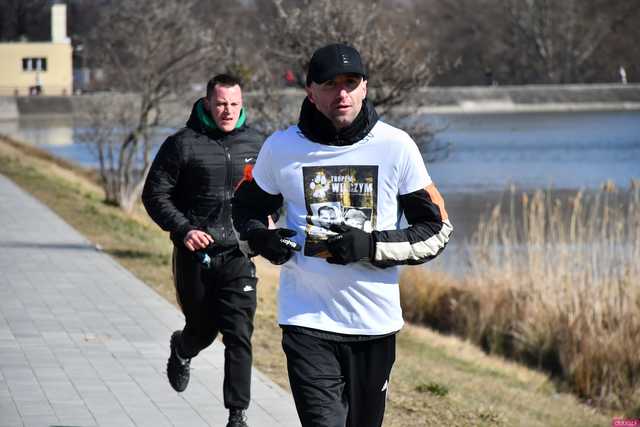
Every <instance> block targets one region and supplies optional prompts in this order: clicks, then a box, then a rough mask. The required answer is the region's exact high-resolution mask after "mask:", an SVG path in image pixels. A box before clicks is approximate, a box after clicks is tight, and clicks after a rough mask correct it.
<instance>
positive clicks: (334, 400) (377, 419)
mask: <svg viewBox="0 0 640 427" xmlns="http://www.w3.org/2000/svg"><path fill="white" fill-rule="evenodd" d="M306 92H307V97H306V99H305V100H304V102H303V104H302V108H301V111H300V119H299V121H298V124H297V126H291V127H289V128H288V129H287V130H284V131H278V132H276V133H274V134H273V135H271V136H270V137H269V138H268V139H267V141H266V142H265V144H264V146H263V147H262V149H261V151H260V154H259V155H258V160H257V161H256V166H255V168H254V173H253V179H252V180H250V181H245V182H244V183H243V184H242V185H241V186H239V187H238V189H237V191H236V194H235V196H234V203H233V221H234V225H235V227H236V229H237V230H238V232H239V235H240V240H241V244H242V245H243V246H245V247H247V249H248V250H249V251H250V252H251V253H253V254H258V255H262V256H263V257H265V258H266V259H268V260H272V261H273V260H275V261H277V262H278V263H280V264H282V263H284V264H283V266H282V269H281V271H280V290H279V293H278V307H279V314H278V322H279V323H280V326H281V327H282V330H283V336H282V347H283V349H284V352H285V354H286V357H287V368H288V373H289V383H290V385H291V391H292V392H293V397H294V399H295V403H296V409H297V411H298V415H299V418H300V421H301V422H302V425H303V426H304V427H320V426H323V427H326V426H331V427H345V426H352V427H378V426H380V425H382V419H383V416H384V410H385V401H386V395H387V390H388V383H389V376H390V373H391V367H392V365H393V363H394V361H395V345H396V333H397V332H398V331H399V330H400V328H401V327H402V325H403V319H402V310H401V308H400V291H399V285H398V268H397V267H396V266H397V265H400V264H419V263H423V262H425V261H428V260H430V259H432V258H434V257H435V256H437V255H438V254H439V253H440V252H441V251H442V250H443V249H444V247H445V245H446V244H447V242H448V241H449V238H450V237H451V233H452V230H453V228H452V226H451V223H450V222H449V219H448V216H447V212H446V210H445V207H444V200H443V199H442V197H441V196H440V193H439V192H438V190H437V189H436V187H435V185H434V184H433V182H432V181H431V178H430V177H429V174H428V173H427V169H426V167H425V165H424V163H423V161H422V156H421V155H420V152H419V150H418V147H417V146H416V144H415V142H414V141H413V140H412V139H411V137H410V136H409V135H408V134H407V133H405V132H404V131H402V130H400V129H397V128H394V127H392V126H390V125H388V124H386V123H384V122H382V121H381V120H379V119H378V115H377V113H376V111H375V109H374V108H373V105H371V103H370V102H369V101H368V100H367V99H366V95H367V73H366V71H365V67H364V65H363V63H362V60H361V57H360V54H359V53H358V51H357V50H356V49H355V48H353V47H351V46H348V45H345V44H332V45H328V46H324V47H322V48H320V49H318V50H316V51H315V53H314V54H313V56H312V57H311V61H310V63H309V71H308V74H307V82H306ZM318 177H325V178H326V182H327V183H331V185H326V186H323V185H320V186H321V187H322V191H318V185H317V184H318V182H320V184H322V182H323V181H322V179H320V180H319V179H318ZM345 201H348V205H349V206H350V207H353V208H354V209H356V210H361V211H363V212H364V210H365V209H366V212H372V214H371V222H372V224H371V227H372V232H371V233H368V232H365V231H363V230H361V229H360V228H357V227H352V226H349V225H347V224H333V225H332V226H331V230H332V231H333V232H334V233H336V234H335V235H333V236H330V237H328V239H327V240H326V250H323V251H312V250H308V249H309V245H310V243H312V240H313V239H312V237H313V236H311V234H306V233H310V231H309V230H310V229H312V228H313V227H310V226H309V224H308V221H309V218H310V217H311V216H312V213H313V209H312V207H313V206H314V205H315V204H316V203H319V202H330V203H336V204H338V203H345ZM283 204H284V205H285V206H286V212H287V214H286V227H287V228H279V229H268V228H267V223H266V221H265V220H264V218H265V217H266V215H267V214H269V213H271V212H275V211H276V210H277V209H278V208H279V207H280V206H282V205H283ZM399 211H402V212H404V215H405V217H406V219H407V222H408V224H409V226H408V228H404V229H398V212H399ZM363 212H360V213H362V214H363V215H364V213H363ZM354 213H355V212H354ZM354 216H359V215H354ZM296 233H298V234H297V235H296ZM298 245H300V246H304V252H301V251H297V249H298ZM326 254H328V257H327V258H323V256H327V255H326Z"/></svg>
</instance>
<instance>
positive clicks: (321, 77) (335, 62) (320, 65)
mask: <svg viewBox="0 0 640 427" xmlns="http://www.w3.org/2000/svg"><path fill="white" fill-rule="evenodd" d="M340 74H359V75H361V76H362V77H363V78H365V79H366V78H367V73H366V71H365V69H364V65H363V64H362V58H360V53H358V51H357V50H356V48H354V47H352V46H349V45H346V44H343V43H336V44H330V45H327V46H324V47H321V48H319V49H317V50H316V51H315V52H313V56H311V61H310V62H309V71H308V72H307V86H309V85H310V84H311V82H314V83H317V84H322V83H324V82H326V81H327V80H331V79H334V78H335V77H336V76H338V75H340Z"/></svg>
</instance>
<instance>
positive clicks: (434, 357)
mask: <svg viewBox="0 0 640 427" xmlns="http://www.w3.org/2000/svg"><path fill="white" fill-rule="evenodd" d="M0 173H2V174H3V175H6V176H8V177H9V178H10V179H12V180H13V181H14V182H16V183H17V184H18V185H20V186H21V187H22V188H24V189H25V190H27V191H28V192H30V193H31V194H33V195H34V196H36V197H37V198H39V199H40V200H42V201H43V202H44V203H45V204H47V205H48V206H50V207H51V208H52V209H53V210H54V211H56V212H57V213H58V214H59V215H60V216H61V217H62V218H64V219H65V220H66V221H67V222H68V223H70V224H71V225H72V226H74V227H75V228H76V229H77V230H79V231H80V232H81V233H83V234H84V235H85V236H87V238H88V239H89V240H91V241H92V242H94V243H95V244H97V245H100V246H101V247H102V249H103V250H104V251H105V252H106V253H108V254H110V255H111V256H113V257H114V258H115V259H116V260H118V262H120V263H122V264H123V265H124V266H125V267H127V268H128V269H129V270H131V271H132V272H133V273H134V274H135V275H137V276H138V277H139V278H141V279H142V280H143V281H144V282H146V283H147V284H149V285H150V286H152V287H153V288H154V289H156V290H157V291H158V292H159V293H160V294H161V295H163V296H165V297H166V298H167V299H168V300H169V301H171V302H172V303H175V297H174V294H173V287H172V285H171V281H170V266H169V254H170V245H169V242H168V238H167V236H166V235H165V233H163V232H161V231H160V230H159V229H158V228H157V227H156V226H155V225H154V224H152V223H151V222H150V220H149V219H148V218H147V217H146V215H144V213H142V212H138V213H137V214H136V215H134V216H133V217H127V216H125V215H123V214H122V213H121V212H119V211H118V210H117V209H115V208H113V207H111V206H106V205H104V204H102V203H101V197H102V192H101V191H100V189H99V188H98V187H97V186H96V185H95V183H94V182H92V181H91V179H90V175H87V174H86V173H84V172H82V171H78V170H73V169H72V168H71V167H70V166H69V165H64V164H56V163H52V162H51V161H50V160H48V159H47V158H46V156H42V155H40V154H38V152H37V151H34V150H29V151H28V152H27V151H25V150H24V149H22V148H21V146H14V145H11V144H8V143H6V142H3V141H2V140H1V139H0ZM257 265H258V275H259V277H260V283H259V286H258V290H259V306H258V312H257V314H256V331H255V334H254V341H253V342H254V348H255V357H254V360H255V363H256V366H257V368H258V369H260V370H261V371H262V372H264V373H266V374H267V375H268V376H269V377H270V378H272V379H273V380H274V381H276V382H277V383H279V384H281V385H283V386H284V387H287V380H286V370H285V364H284V357H283V354H282V350H281V348H280V330H279V328H278V327H277V325H276V320H275V319H276V303H275V300H276V291H277V277H278V272H279V270H278V269H277V268H276V267H274V266H271V265H270V264H268V263H264V262H262V261H261V260H258V261H257ZM389 396H390V397H389V406H388V411H387V417H386V421H385V426H387V427H389V426H392V427H411V426H416V427H418V426H421V427H422V426H476V425H485V426H496V425H503V426H507V425H525V426H564V425H567V423H570V424H572V425H573V424H577V425H582V426H604V425H608V424H610V420H611V414H603V413H601V412H598V411H596V410H594V409H593V408H591V407H588V406H586V405H582V404H580V403H579V402H578V400H577V399H576V398H575V397H573V396H572V395H570V394H567V393H561V392H559V391H558V390H557V389H556V387H555V386H554V384H553V383H552V382H550V381H549V380H548V378H547V376H546V375H543V374H541V373H539V372H536V371H533V370H530V369H527V368H524V367H522V366H519V365H516V364H514V363H510V362H507V361H504V360H503V359H501V358H498V357H490V356H487V355H486V354H484V353H483V352H482V351H481V350H479V349H478V348H477V347H476V346H474V345H471V344H469V343H467V342H464V341H461V340H459V339H456V338H453V337H445V336H442V335H439V334H437V333H434V332H432V331H431V330H429V329H426V328H421V327H417V326H407V327H405V328H404V329H403V331H402V332H401V333H400V334H399V337H398V350H397V362H396V365H395V367H394V371H393V375H392V381H391V385H390V395H389Z"/></svg>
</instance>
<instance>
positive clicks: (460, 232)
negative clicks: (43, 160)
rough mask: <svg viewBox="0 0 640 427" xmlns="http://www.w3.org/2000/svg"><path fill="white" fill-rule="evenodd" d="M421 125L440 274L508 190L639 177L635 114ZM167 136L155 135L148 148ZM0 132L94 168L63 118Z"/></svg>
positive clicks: (452, 267) (439, 120) (436, 118)
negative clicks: (439, 242) (441, 215)
mask: <svg viewBox="0 0 640 427" xmlns="http://www.w3.org/2000/svg"><path fill="white" fill-rule="evenodd" d="M422 120H426V121H427V122H429V123H430V124H431V125H432V126H433V127H434V128H437V129H441V131H440V132H438V133H437V134H436V137H435V142H434V143H432V147H433V146H436V147H440V149H437V150H436V151H435V157H436V158H438V160H436V161H429V162H428V169H429V172H430V174H431V176H432V177H433V179H434V181H435V182H436V184H437V185H438V187H439V188H440V190H441V192H442V193H443V195H444V196H445V199H446V201H447V209H448V211H449V214H450V216H451V218H452V220H453V223H454V226H455V239H454V242H457V244H456V243H453V244H451V245H450V247H449V248H447V250H446V251H445V253H444V254H443V255H442V256H441V257H439V258H438V260H436V262H435V263H434V264H432V265H434V266H435V267H437V268H441V269H444V270H447V271H460V269H461V265H462V264H463V262H461V260H462V259H464V257H462V258H461V257H460V252H459V251H460V250H461V246H463V245H461V243H462V242H464V241H465V240H467V239H468V238H469V237H470V236H471V234H472V233H473V231H474V230H475V227H476V225H477V222H478V219H479V218H480V217H481V216H483V215H484V214H486V213H487V212H488V211H489V210H490V208H491V207H492V206H493V205H494V204H495V203H496V201H497V200H498V199H499V198H500V197H501V193H502V192H503V191H504V190H505V189H506V188H507V187H508V186H509V185H510V184H515V185H516V186H517V187H518V188H520V189H523V190H530V189H538V188H548V187H553V188H556V189H596V188H598V187H599V186H600V185H601V184H602V183H603V182H605V181H607V180H612V181H613V182H615V183H616V184H617V185H618V186H621V187H626V186H628V184H629V182H630V180H631V179H632V178H635V179H640V111H633V112H575V113H517V114H516V113H512V114H459V115H432V116H428V117H424V118H422ZM173 131H174V129H170V128H166V129H162V130H161V131H160V132H158V134H157V135H156V136H155V141H156V143H158V144H159V143H161V142H162V141H163V140H164V138H165V137H166V136H167V135H168V134H170V133H171V132H173ZM0 133H2V134H8V135H10V136H13V137H14V138H16V139H19V140H23V141H26V142H29V143H32V144H35V145H38V146H40V147H42V148H44V149H46V150H47V151H49V152H51V153H53V154H54V155H57V156H60V157H63V158H65V159H68V160H71V161H73V162H77V163H79V164H82V165H84V166H88V167H96V166H97V161H96V157H95V155H94V154H93V152H92V151H91V149H90V147H88V146H87V145H86V144H84V143H81V142H79V141H80V134H81V133H82V127H81V126H80V125H78V124H74V122H73V120H71V119H69V118H61V117H57V118H55V117H50V118H39V119H28V118H23V119H21V120H20V121H13V122H1V121H0ZM442 147H444V148H442ZM425 157H426V158H431V157H434V152H430V153H427V154H426V155H425Z"/></svg>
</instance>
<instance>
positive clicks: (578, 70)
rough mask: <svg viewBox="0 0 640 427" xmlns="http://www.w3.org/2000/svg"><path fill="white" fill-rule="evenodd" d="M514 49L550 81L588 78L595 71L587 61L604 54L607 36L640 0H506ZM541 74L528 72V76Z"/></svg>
mask: <svg viewBox="0 0 640 427" xmlns="http://www.w3.org/2000/svg"><path fill="white" fill-rule="evenodd" d="M504 8H505V17H506V22H508V23H509V33H510V37H509V39H510V43H509V45H510V46H509V47H510V51H511V53H512V54H516V52H519V57H520V58H521V61H519V63H516V64H515V65H516V66H517V67H519V68H520V70H521V71H527V70H528V71H530V72H531V71H533V72H534V73H537V79H536V80H538V81H540V82H546V83H572V82H578V81H584V80H586V79H587V78H588V77H590V76H589V74H591V73H593V72H594V71H595V70H594V69H593V68H591V69H589V70H585V69H584V66H585V64H586V63H587V62H588V61H589V60H590V59H592V58H593V57H594V56H596V55H598V54H604V55H606V52H605V46H603V42H605V40H606V39H607V37H608V36H609V35H610V34H611V33H612V32H613V31H614V28H615V25H619V23H621V22H624V21H625V20H626V19H628V18H629V17H630V16H632V14H633V12H637V10H638V9H639V6H638V4H637V3H636V2H622V3H621V2H619V1H614V2H607V3H606V4H598V2H597V1H594V0H591V1H585V0H564V1H552V0H505V1H504ZM532 78H533V79H535V78H536V76H531V77H529V80H531V79H532Z"/></svg>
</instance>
